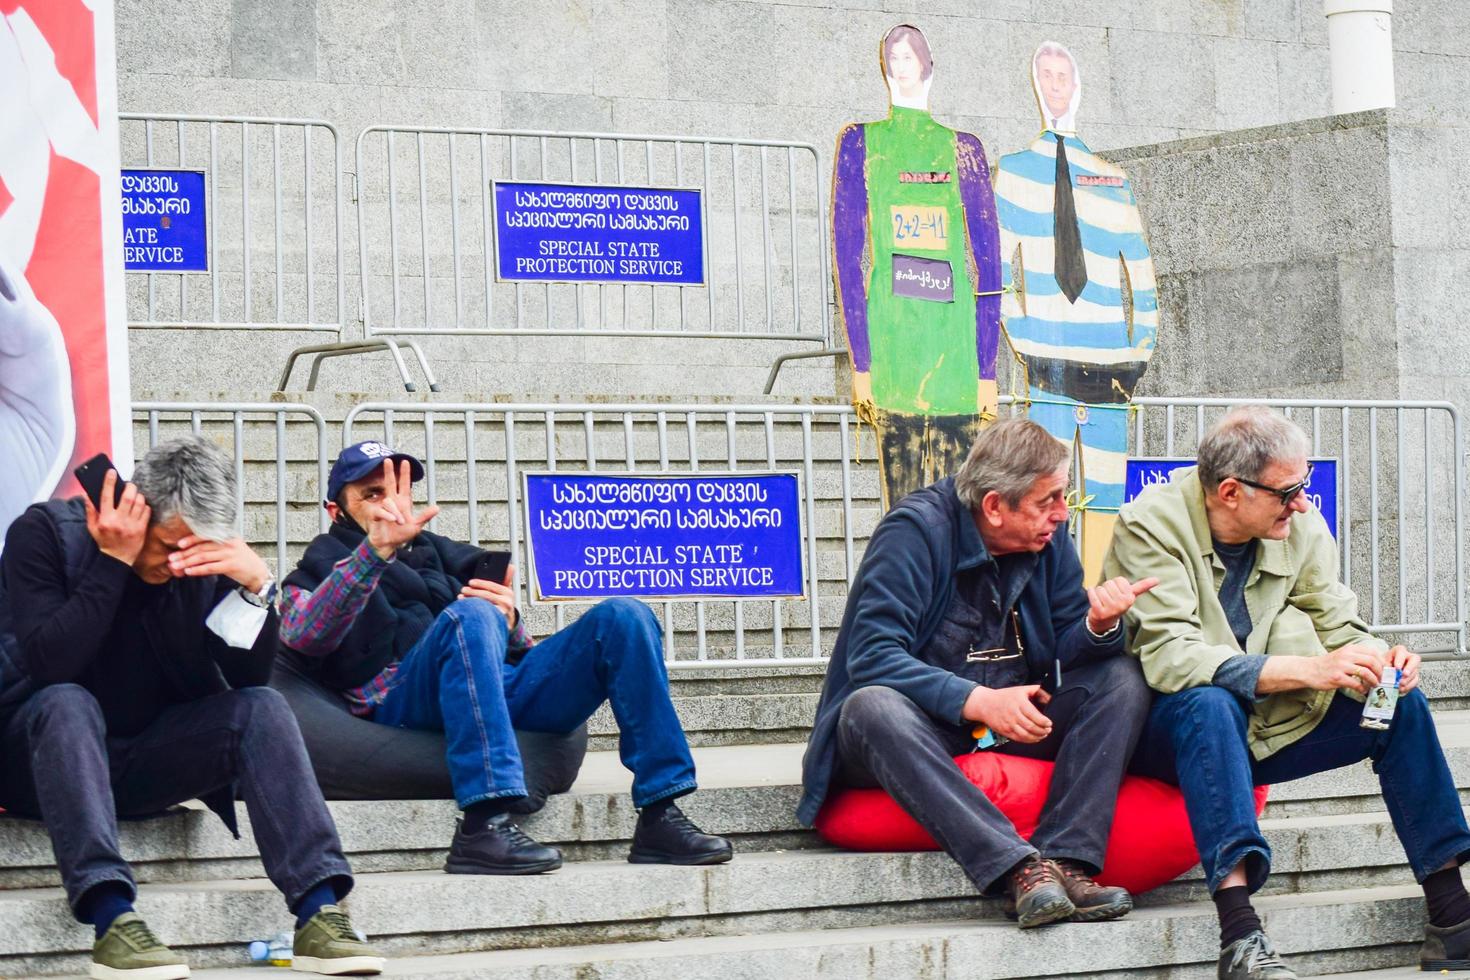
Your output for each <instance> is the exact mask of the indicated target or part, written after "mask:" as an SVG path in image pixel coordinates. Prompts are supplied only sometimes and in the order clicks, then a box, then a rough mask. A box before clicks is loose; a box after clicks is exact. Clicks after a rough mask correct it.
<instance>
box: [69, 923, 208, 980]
mask: <svg viewBox="0 0 1470 980" xmlns="http://www.w3.org/2000/svg"><path fill="white" fill-rule="evenodd" d="M188 975H189V964H187V963H185V962H184V958H183V957H182V956H180V955H179V954H178V953H175V952H174V951H173V950H171V949H169V948H168V947H167V946H165V945H164V944H163V943H161V942H159V941H158V937H157V936H155V935H153V930H152V929H149V928H148V923H146V922H144V921H143V917H142V916H141V915H139V914H138V913H137V912H124V913H123V914H122V915H120V916H118V917H117V918H116V919H114V920H113V922H112V925H111V926H110V927H109V928H108V930H107V932H106V934H105V935H103V937H102V938H101V939H99V940H97V943H96V945H94V946H93V947H92V970H91V976H92V978H93V980H184V978H185V977H187V976H188Z"/></svg>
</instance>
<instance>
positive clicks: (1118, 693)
mask: <svg viewBox="0 0 1470 980" xmlns="http://www.w3.org/2000/svg"><path fill="white" fill-rule="evenodd" d="M1070 457H1071V453H1070V451H1069V449H1068V447H1066V446H1065V445H1063V444H1062V443H1060V442H1057V441H1056V440H1055V439H1053V438H1052V437H1051V436H1050V435H1048V434H1047V432H1046V430H1045V429H1043V428H1041V426H1039V425H1037V424H1036V423H1034V422H1030V421H1027V420H1024V419H1008V420H1005V421H1001V422H997V423H995V424H994V425H992V426H991V427H990V428H988V429H986V430H985V431H984V432H982V433H981V434H980V436H979V437H978V438H977V439H976V440H975V445H974V446H973V447H972V448H971V450H970V454H969V456H968V457H967V458H966V460H965V462H964V465H963V466H961V467H960V471H959V472H958V473H957V474H956V475H955V476H954V477H950V478H946V479H943V480H940V481H939V482H938V483H935V484H933V485H931V486H928V487H925V488H924V489H922V490H919V491H917V492H915V493H912V494H910V495H909V496H907V497H905V498H904V499H903V500H902V501H900V502H899V504H898V506H896V507H895V508H894V509H893V510H892V511H890V512H889V513H888V514H887V516H885V517H884V518H883V520H882V521H881V522H880V523H879V524H878V527H877V529H876V530H875V531H874V532H873V537H872V539H871V540H870V542H869V544H868V549H867V552H866V553H865V554H864V555H863V563H862V566H861V567H860V568H859V569H858V574H857V577H856V579H855V580H854V581H853V585H852V590H851V592H850V593H849V595H848V600H847V610H846V612H845V613H844V614H843V617H842V628H841V630H840V632H839V633H838V635H837V644H836V647H835V648H834V649H833V651H832V662H831V664H830V666H829V667H828V668H827V680H826V683H825V684H824V685H823V688H822V697H821V701H820V702H819V703H818V705H817V717H816V722H815V724H814V725H813V729H812V736H811V741H810V742H809V743H808V745H807V751H806V756H805V757H804V759H803V760H802V781H803V784H804V789H805V793H804V795H803V796H802V799H801V803H800V806H799V807H798V809H797V816H798V818H800V819H801V821H802V822H803V823H806V824H811V823H812V822H813V821H814V820H815V819H816V816H817V813H818V811H819V810H820V808H821V805H822V802H823V800H824V799H825V798H826V796H827V794H828V792H829V790H830V789H831V788H832V787H833V786H834V784H835V785H838V786H881V787H882V788H883V789H885V790H886V791H887V792H888V793H889V795H890V796H892V797H893V798H894V799H895V800H897V801H898V803H899V804H900V805H901V806H902V807H903V808H904V809H905V810H906V811H908V813H909V814H910V815H911V816H912V817H913V818H914V819H915V820H916V821H918V822H919V823H920V824H921V825H922V826H923V827H924V829H925V830H927V831H929V833H930V835H931V836H933V838H934V839H935V840H936V841H938V842H939V843H940V844H941V845H942V846H943V847H944V849H945V850H946V851H948V852H949V854H950V855H951V856H952V857H953V858H954V859H955V860H956V861H957V862H958V863H959V865H960V866H961V867H962V868H963V869H964V871H965V874H966V875H968V876H969V878H970V879H971V881H973V882H974V883H975V885H976V887H977V888H979V889H980V890H981V891H982V892H992V891H1000V890H1003V889H1004V890H1008V891H1009V893H1010V897H1011V900H1012V902H1013V903H1014V904H1013V911H1014V914H1015V916H1016V918H1017V919H1018V921H1019V922H1020V925H1021V927H1022V928H1028V927H1031V926H1039V925H1045V924H1047V923H1050V922H1057V921H1061V920H1063V919H1069V918H1070V919H1074V920H1081V921H1098V920H1101V919H1111V918H1115V917H1117V916H1120V915H1123V914H1125V913H1127V912H1128V911H1129V910H1130V909H1131V908H1132V907H1133V902H1132V899H1131V897H1130V896H1129V895H1128V892H1127V891H1125V890H1124V889H1122V888H1104V887H1102V886H1100V885H1098V884H1097V883H1096V882H1095V881H1093V880H1092V876H1093V875H1095V874H1097V872H1098V870H1099V869H1100V868H1101V866H1102V861H1103V854H1104V852H1105V851H1106V848H1107V839H1108V832H1109V830H1110V829H1111V828H1112V823H1113V819H1112V818H1113V806H1114V804H1115V802H1116V800H1117V795H1118V784H1119V782H1120V781H1121V780H1122V778H1123V770H1124V768H1125V767H1126V766H1127V764H1128V759H1129V757H1130V756H1131V755H1132V754H1133V748H1134V745H1135V743H1136V742H1137V740H1138V736H1139V732H1140V731H1142V728H1143V722H1144V719H1145V718H1146V717H1147V715H1148V707H1149V700H1150V696H1149V691H1148V686H1147V685H1146V684H1145V683H1144V680H1143V675H1142V674H1141V673H1140V671H1139V669H1138V665H1137V664H1136V663H1135V662H1134V661H1133V658H1131V657H1123V656H1119V654H1121V653H1122V652H1123V630H1122V628H1121V627H1120V625H1119V620H1120V617H1121V616H1122V615H1123V613H1124V612H1125V611H1127V609H1129V608H1130V607H1131V606H1132V605H1133V600H1134V597H1135V596H1136V595H1138V594H1140V593H1142V592H1144V591H1146V590H1147V589H1149V588H1152V587H1153V586H1154V585H1155V584H1157V582H1156V581H1155V580H1152V579H1145V580H1144V581H1142V582H1139V583H1137V584H1136V585H1134V584H1130V583H1129V582H1128V581H1127V580H1126V579H1121V578H1118V579H1113V580H1112V581H1109V582H1104V583H1102V584H1100V585H1098V586H1096V587H1094V588H1091V589H1084V588H1083V585H1082V566H1081V563H1080V562H1079V561H1078V559H1077V552H1076V549H1074V548H1073V546H1072V542H1071V541H1070V540H1068V539H1067V536H1066V533H1065V532H1066V523H1067V504H1066V490H1067V481H1068V476H1069V466H1068V463H1069V460H1070ZM981 749H989V750H991V751H996V752H1002V753H1006V754H1010V755H1021V756H1028V757H1031V758H1039V759H1048V760H1055V762H1056V769H1055V771H1054V774H1053V776H1052V780H1051V786H1050V790H1049V792H1048V796H1047V801H1046V806H1045V808H1044V809H1043V810H1042V812H1041V820H1040V822H1039V823H1038V824H1037V827H1036V831H1035V833H1034V834H1032V836H1031V839H1030V841H1029V842H1028V841H1025V840H1022V839H1021V837H1020V835H1019V834H1017V833H1016V829H1015V827H1014V826H1012V824H1011V822H1010V821H1009V820H1008V819H1006V817H1005V815H1004V814H1002V813H1001V812H1000V811H999V810H998V809H996V807H995V805H994V804H993V803H991V802H990V800H989V799H987V798H986V796H985V794H984V793H982V792H981V791H980V790H979V789H978V788H976V787H975V786H974V785H972V784H971V783H970V782H969V780H967V779H966V778H965V775H964V773H963V772H962V771H961V770H960V768H959V766H957V765H955V763H954V761H953V757H954V756H957V755H961V754H963V753H967V752H972V751H977V750H981Z"/></svg>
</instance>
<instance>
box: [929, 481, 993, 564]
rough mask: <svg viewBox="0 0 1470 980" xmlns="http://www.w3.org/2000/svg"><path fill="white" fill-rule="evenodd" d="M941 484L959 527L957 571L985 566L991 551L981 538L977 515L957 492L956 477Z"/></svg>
mask: <svg viewBox="0 0 1470 980" xmlns="http://www.w3.org/2000/svg"><path fill="white" fill-rule="evenodd" d="M941 482H942V483H943V484H944V491H943V492H944V494H945V498H946V502H947V503H949V505H950V506H951V507H952V508H953V509H954V515H955V523H956V524H957V525H958V526H959V554H958V555H957V556H956V557H957V558H958V559H959V560H958V561H956V562H955V570H956V571H964V570H965V569H967V568H975V567H976V566H978V565H983V564H985V563H986V562H988V561H989V560H990V549H988V548H986V547H985V539H984V538H982V537H980V528H978V527H977V526H976V525H975V515H974V514H972V513H971V512H970V508H968V507H966V506H965V503H964V501H962V500H960V495H959V494H958V493H956V492H955V488H954V477H945V478H944V480H942V481H941Z"/></svg>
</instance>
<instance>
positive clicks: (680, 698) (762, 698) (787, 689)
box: [588, 633, 1470, 792]
mask: <svg viewBox="0 0 1470 980" xmlns="http://www.w3.org/2000/svg"><path fill="white" fill-rule="evenodd" d="M835 635H836V634H835V633H833V634H831V637H832V638H834V639H835ZM824 674H825V667H824V666H823V665H821V664H815V665H802V666H791V667H784V666H771V667H698V668H679V669H675V670H673V671H671V672H670V688H671V690H672V692H673V694H674V707H675V710H676V711H677V712H678V714H679V720H680V721H681V722H682V724H683V726H684V732H685V734H687V735H688V736H689V741H690V744H691V745H699V746H716V745H751V744H764V743H770V742H805V741H806V739H807V737H808V736H809V735H810V734H811V725H812V721H813V719H814V718H815V716H816V710H817V699H818V696H819V694H820V692H821V686H822V680H823V677H824ZM1423 675H1424V677H1423V686H1424V690H1425V691H1426V693H1427V694H1428V695H1429V697H1430V699H1431V702H1432V703H1433V704H1434V706H1435V708H1436V710H1457V709H1466V708H1470V663H1461V662H1457V661H1440V662H1431V663H1427V664H1425V665H1424V668H1423ZM588 731H589V733H590V734H591V736H592V739H591V743H590V745H591V747H592V748H593V749H599V750H602V749H615V748H617V731H618V729H617V722H616V721H615V720H614V719H613V716H612V711H611V709H609V708H608V707H606V706H604V707H603V708H602V709H601V710H599V711H598V712H597V714H595V715H594V716H593V717H592V719H591V721H590V722H589V724H588ZM1375 787H1376V784H1375ZM1374 792H1376V788H1375V790H1374Z"/></svg>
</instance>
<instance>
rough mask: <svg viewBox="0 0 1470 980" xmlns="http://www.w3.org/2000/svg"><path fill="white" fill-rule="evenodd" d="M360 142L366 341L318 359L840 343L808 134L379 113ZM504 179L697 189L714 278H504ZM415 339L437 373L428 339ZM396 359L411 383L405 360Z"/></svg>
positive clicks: (818, 178) (818, 177)
mask: <svg viewBox="0 0 1470 980" xmlns="http://www.w3.org/2000/svg"><path fill="white" fill-rule="evenodd" d="M356 153H357V174H356V201H357V225H358V241H359V246H358V248H359V253H360V261H361V267H362V270H361V271H362V320H363V324H364V341H363V344H362V345H353V344H343V345H341V346H340V347H338V348H335V349H332V350H326V349H322V350H321V351H320V353H319V357H326V356H338V355H342V354H349V353H359V352H361V351H363V350H366V349H368V346H370V345H373V344H374V343H376V344H377V345H378V346H379V347H381V346H382V345H383V344H391V343H395V341H394V338H402V337H409V336H423V335H434V334H441V335H442V334H447V335H514V334H540V335H569V336H575V335H586V334H597V335H607V336H623V337H685V338H718V337H742V338H764V339H776V340H792V341H811V342H815V343H819V344H822V345H823V346H824V347H830V346H831V338H832V323H831V310H830V305H829V302H828V290H829V283H830V280H831V277H830V275H829V273H828V258H827V251H828V247H829V246H828V241H827V227H826V220H825V216H824V215H825V201H824V199H823V196H822V190H821V188H822V173H821V166H820V158H819V155H818V153H817V150H816V148H815V147H813V146H811V145H810V144H805V143H784V142H777V141H771V140H741V139H728V138H713V137H709V138H707V137H683V136H650V135H629V134H613V133H590V132H588V133H569V132H542V131H535V130H505V129H457V128H415V127H398V126H370V127H368V128H367V129H365V130H364V131H363V132H362V133H361V134H360V135H359V136H358V138H357V150H356ZM497 179H520V180H539V181H553V182H570V183H586V184H600V185H607V186H616V185H644V186H666V187H698V188H701V189H702V190H703V191H704V196H705V224H704V227H705V253H706V254H705V260H706V273H707V275H706V279H707V281H706V284H705V285H703V286H671V285H657V286H655V285H623V284H570V283H550V284H547V283H501V282H497V279H496V274H495V268H494V250H495V246H494V227H493V218H492V216H491V215H492V204H491V196H492V195H491V190H490V185H491V182H492V181H494V180H497ZM405 346H409V347H411V348H412V349H413V350H414V353H415V354H416V355H417V356H418V357H419V361H420V365H421V367H422V369H423V370H424V372H425V375H426V377H427V379H428V380H429V382H430V386H431V388H432V387H434V384H433V377H432V374H430V373H429V369H428V365H427V362H426V361H425V360H424V359H423V355H422V351H420V350H419V349H418V348H417V346H416V345H414V344H413V343H412V342H411V341H405ZM318 363H319V361H318ZM398 365H399V368H400V371H401V372H403V373H402V377H403V380H404V383H405V385H408V386H411V384H412V382H411V381H410V378H409V376H408V374H407V372H406V370H404V366H403V362H402V359H401V358H400V359H399V360H398ZM410 390H412V389H411V388H410Z"/></svg>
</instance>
